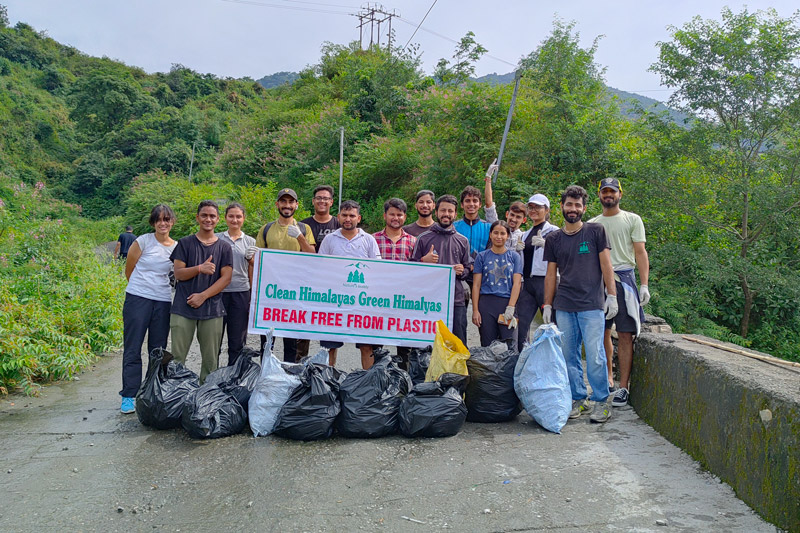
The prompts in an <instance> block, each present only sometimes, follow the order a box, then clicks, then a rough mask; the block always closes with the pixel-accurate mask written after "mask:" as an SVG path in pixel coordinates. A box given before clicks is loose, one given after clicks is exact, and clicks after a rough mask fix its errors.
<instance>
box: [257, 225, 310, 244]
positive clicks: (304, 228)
mask: <svg viewBox="0 0 800 533" xmlns="http://www.w3.org/2000/svg"><path fill="white" fill-rule="evenodd" d="M274 223H275V221H274V220H273V221H272V222H267V225H266V226H264V232H263V233H262V234H261V236H262V237H263V238H264V246H266V247H267V248H269V245H268V244H267V232H268V231H269V228H271V227H272V225H273V224H274ZM297 227H298V228H299V229H300V233H302V234H303V237H305V236H306V228H307V227H308V226H306V225H305V224H303V223H302V222H300V221H298V222H297Z"/></svg>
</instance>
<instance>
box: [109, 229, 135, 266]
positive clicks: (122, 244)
mask: <svg viewBox="0 0 800 533" xmlns="http://www.w3.org/2000/svg"><path fill="white" fill-rule="evenodd" d="M135 240H136V235H134V234H133V228H132V227H131V226H125V232H124V233H120V234H119V237H118V238H117V246H115V247H114V259H121V260H122V261H125V260H126V259H128V250H130V248H131V244H133V243H134V241H135Z"/></svg>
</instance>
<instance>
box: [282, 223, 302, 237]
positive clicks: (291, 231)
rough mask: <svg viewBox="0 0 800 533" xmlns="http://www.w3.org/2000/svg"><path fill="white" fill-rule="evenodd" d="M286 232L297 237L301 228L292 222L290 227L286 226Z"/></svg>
mask: <svg viewBox="0 0 800 533" xmlns="http://www.w3.org/2000/svg"><path fill="white" fill-rule="evenodd" d="M286 234H287V235H289V237H291V238H292V239H296V238H298V237H299V236H300V234H301V232H300V228H299V227H297V225H296V224H292V225H291V226H289V227H288V228H286Z"/></svg>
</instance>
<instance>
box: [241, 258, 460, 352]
mask: <svg viewBox="0 0 800 533" xmlns="http://www.w3.org/2000/svg"><path fill="white" fill-rule="evenodd" d="M455 283H460V281H457V280H456V278H455V271H454V270H453V267H452V266H450V265H435V264H428V263H407V262H403V261H386V260H383V259H361V258H354V257H335V256H330V255H317V254H308V253H303V252H287V251H283V250H260V252H259V253H257V254H256V256H255V268H254V270H253V290H252V293H251V297H250V321H249V326H248V330H247V331H248V333H253V334H257V335H264V334H265V333H266V332H267V331H268V330H269V329H270V328H275V336H277V337H289V338H295V339H316V340H327V341H338V342H359V343H364V344H387V345H394V346H418V347H424V346H427V345H430V344H432V343H433V338H434V336H435V334H436V321H437V320H442V321H444V323H445V324H446V325H447V327H448V328H452V325H453V289H454V284H455Z"/></svg>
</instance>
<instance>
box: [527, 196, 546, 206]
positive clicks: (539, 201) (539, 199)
mask: <svg viewBox="0 0 800 533" xmlns="http://www.w3.org/2000/svg"><path fill="white" fill-rule="evenodd" d="M528 203H529V204H536V205H543V206H545V207H547V209H550V200H548V199H547V196H545V195H544V194H534V195H533V196H531V197H530V198H528Z"/></svg>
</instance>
